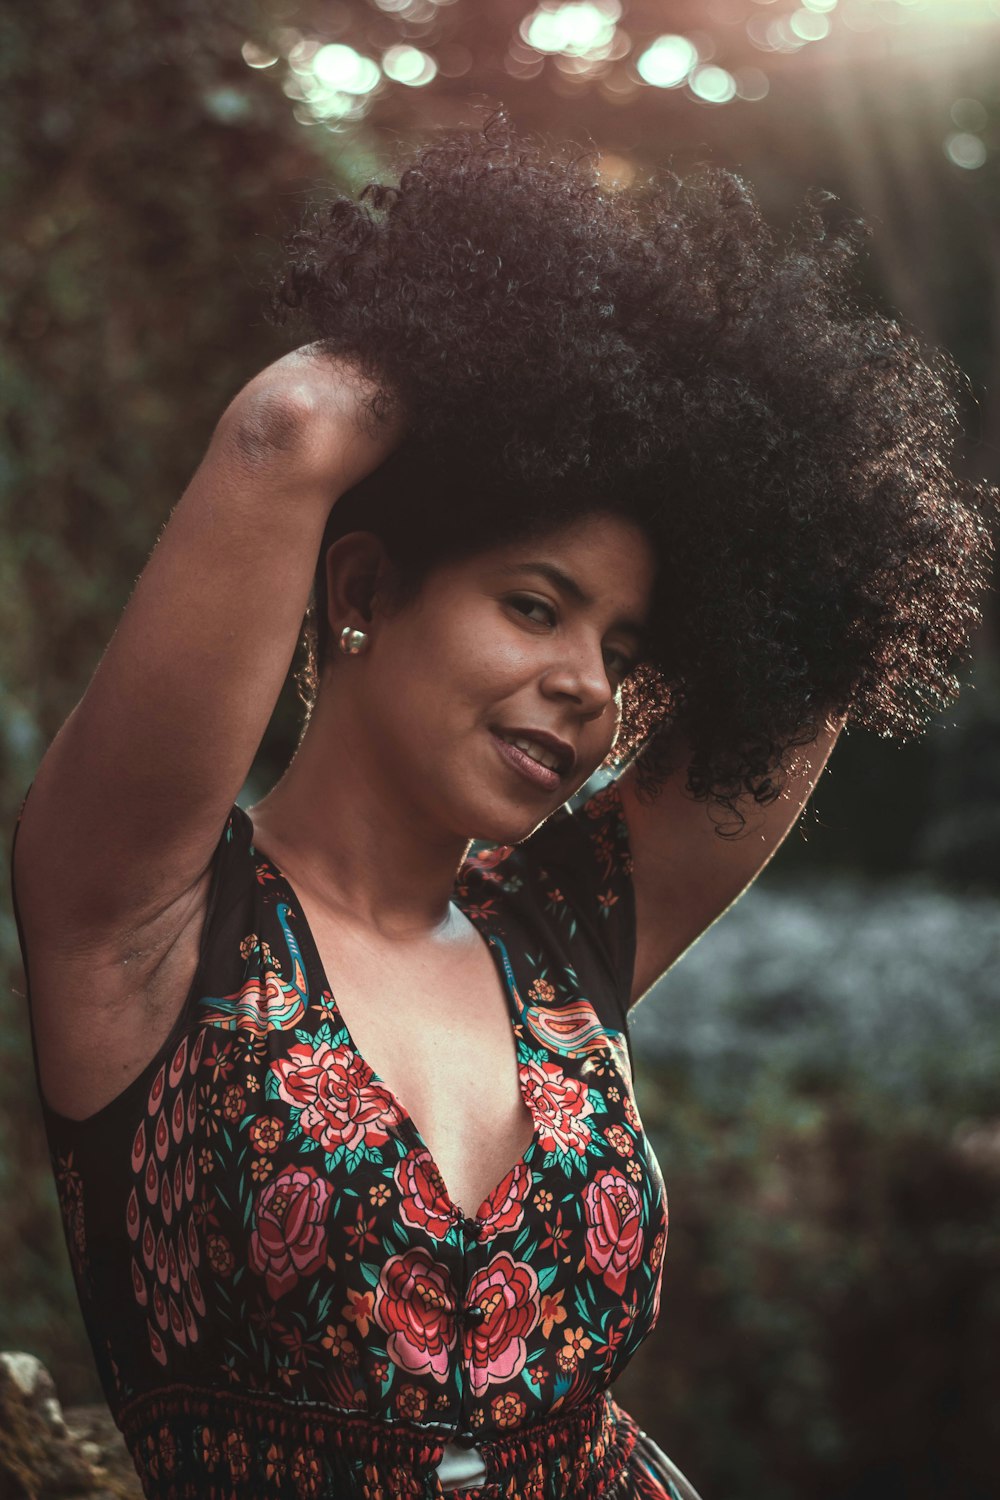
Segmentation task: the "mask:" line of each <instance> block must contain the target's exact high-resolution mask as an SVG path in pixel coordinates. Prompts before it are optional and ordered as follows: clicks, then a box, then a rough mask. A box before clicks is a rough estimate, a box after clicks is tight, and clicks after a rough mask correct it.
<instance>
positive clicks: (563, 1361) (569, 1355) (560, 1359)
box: [556, 1345, 576, 1375]
mask: <svg viewBox="0 0 1000 1500" xmlns="http://www.w3.org/2000/svg"><path fill="white" fill-rule="evenodd" d="M556 1364H557V1365H558V1366H559V1369H560V1370H561V1371H562V1373H563V1374H564V1375H572V1374H573V1371H574V1370H575V1369H576V1355H575V1354H574V1353H573V1351H572V1349H570V1348H569V1346H568V1345H566V1346H564V1347H563V1348H562V1349H560V1350H559V1353H558V1354H557V1355H556Z"/></svg>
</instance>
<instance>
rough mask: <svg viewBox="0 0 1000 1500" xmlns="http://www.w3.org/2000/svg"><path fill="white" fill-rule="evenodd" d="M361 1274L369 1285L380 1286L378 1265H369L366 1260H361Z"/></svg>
mask: <svg viewBox="0 0 1000 1500" xmlns="http://www.w3.org/2000/svg"><path fill="white" fill-rule="evenodd" d="M361 1274H362V1276H363V1277H364V1278H365V1280H366V1281H367V1283H368V1285H369V1286H378V1277H379V1270H378V1266H372V1265H369V1264H368V1262H367V1261H366V1260H363V1261H362V1262H361Z"/></svg>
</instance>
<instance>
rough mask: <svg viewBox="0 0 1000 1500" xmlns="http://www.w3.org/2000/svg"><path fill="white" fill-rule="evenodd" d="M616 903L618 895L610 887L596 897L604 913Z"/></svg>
mask: <svg viewBox="0 0 1000 1500" xmlns="http://www.w3.org/2000/svg"><path fill="white" fill-rule="evenodd" d="M617 903H618V897H617V896H616V895H615V893H614V891H612V890H611V889H610V888H609V889H608V890H607V891H605V893H604V895H603V896H598V898H597V904H598V906H599V907H600V908H601V911H602V912H603V913H604V914H605V915H606V914H607V913H608V912H609V911H610V910H611V908H612V907H613V906H615V905H617Z"/></svg>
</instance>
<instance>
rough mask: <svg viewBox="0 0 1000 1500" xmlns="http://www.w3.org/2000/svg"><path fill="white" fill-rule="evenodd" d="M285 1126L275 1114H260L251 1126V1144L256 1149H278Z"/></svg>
mask: <svg viewBox="0 0 1000 1500" xmlns="http://www.w3.org/2000/svg"><path fill="white" fill-rule="evenodd" d="M284 1134H285V1127H284V1125H282V1123H281V1121H280V1120H278V1119H275V1117H274V1115H258V1117H257V1119H256V1120H254V1122H253V1124H252V1125H251V1126H250V1144H251V1145H252V1146H253V1149H254V1150H255V1151H277V1149H278V1147H279V1146H280V1145H281V1140H282V1137H283V1135H284Z"/></svg>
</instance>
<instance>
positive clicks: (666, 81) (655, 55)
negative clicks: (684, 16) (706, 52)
mask: <svg viewBox="0 0 1000 1500" xmlns="http://www.w3.org/2000/svg"><path fill="white" fill-rule="evenodd" d="M697 62H698V49H697V47H696V46H695V45H694V43H693V42H691V41H689V40H688V38H687V37H686V36H658V37H657V38H656V41H655V42H653V44H652V45H651V46H650V47H647V49H646V51H645V52H643V54H642V56H641V57H640V58H638V60H637V61H636V65H635V66H636V71H637V72H638V74H639V77H640V78H641V79H642V80H643V81H644V82H645V83H651V84H652V85H653V86H654V87H655V88H658V89H673V88H677V87H678V86H679V85H680V84H682V83H683V82H684V80H685V79H686V78H687V76H688V74H689V73H690V72H691V69H692V68H693V67H695V65H696V64H697Z"/></svg>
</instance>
